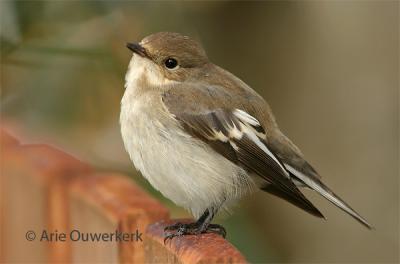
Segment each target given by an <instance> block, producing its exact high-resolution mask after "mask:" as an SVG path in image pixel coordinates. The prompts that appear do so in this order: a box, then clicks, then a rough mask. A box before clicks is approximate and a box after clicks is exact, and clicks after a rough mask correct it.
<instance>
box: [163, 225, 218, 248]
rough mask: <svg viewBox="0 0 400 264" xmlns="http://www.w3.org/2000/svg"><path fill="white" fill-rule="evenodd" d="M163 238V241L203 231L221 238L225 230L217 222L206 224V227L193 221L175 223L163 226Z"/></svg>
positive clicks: (202, 232)
mask: <svg viewBox="0 0 400 264" xmlns="http://www.w3.org/2000/svg"><path fill="white" fill-rule="evenodd" d="M164 232H165V238H164V243H166V242H167V241H168V240H170V239H173V238H174V237H180V236H187V235H199V234H205V233H215V234H218V235H220V236H222V237H223V238H225V237H226V230H225V228H224V227H223V226H221V225H217V224H208V225H207V226H206V227H205V226H204V225H201V224H199V223H197V222H194V223H186V224H184V223H176V224H173V225H170V226H167V227H165V228H164Z"/></svg>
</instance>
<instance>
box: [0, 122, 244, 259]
mask: <svg viewBox="0 0 400 264" xmlns="http://www.w3.org/2000/svg"><path fill="white" fill-rule="evenodd" d="M0 128H1V130H0V145H1V171H0V172H1V173H0V181H1V182H0V183H1V184H0V186H1V190H0V191H1V192H0V194H1V195H0V210H1V217H0V228H1V229H0V262H37V263H43V262H50V263H58V262H63V263H66V262H67V263H70V262H73V263H83V262H84V263H89V262H90V263H99V262H104V263H244V262H246V260H245V258H244V257H243V256H242V255H241V253H240V252H239V251H238V250H237V249H235V248H234V247H233V246H232V245H231V244H230V243H229V242H227V241H226V240H224V239H223V238H222V237H220V236H218V235H215V234H205V235H202V236H186V237H179V238H174V239H173V240H171V241H169V242H168V243H166V244H164V233H163V230H164V227H165V226H166V225H168V224H171V223H173V222H176V221H177V220H175V221H173V220H170V219H169V212H168V210H167V209H166V208H165V207H164V206H163V205H161V204H160V203H159V202H158V201H157V200H155V199H154V198H152V197H151V196H149V195H148V194H147V193H146V192H145V191H143V190H142V189H140V188H139V187H138V186H136V185H135V184H134V183H133V181H132V180H131V179H129V178H128V177H127V176H124V175H120V174H117V173H113V172H111V173H105V172H102V173H100V172H97V171H96V170H95V169H94V168H91V167H90V166H89V165H88V164H85V163H83V162H81V161H79V160H77V159H76V158H74V157H72V156H70V155H68V154H66V153H64V152H62V151H60V150H57V149H55V148H52V147H50V146H46V145H21V144H20V143H19V141H18V140H17V139H15V138H14V137H12V136H11V135H10V134H9V133H7V132H6V130H5V129H4V126H2V127H0ZM181 221H184V220H181ZM28 231H33V232H34V233H35V237H34V239H32V241H29V240H30V239H31V237H28ZM96 233H98V234H104V236H105V237H107V236H108V235H109V234H114V241H108V240H107V239H104V238H105V237H102V239H101V240H99V241H82V237H83V236H84V235H85V234H87V235H90V234H96ZM46 234H47V235H50V234H53V235H54V236H53V239H52V240H51V241H48V237H47V239H46ZM62 234H66V240H65V241H61V240H62V239H60V238H61V236H62ZM71 234H74V235H75V237H72V238H73V239H71ZM121 234H126V235H127V237H128V235H131V237H130V239H128V240H129V241H125V242H124V241H115V239H116V238H117V237H118V236H117V235H121ZM78 235H80V236H81V238H80V239H76V238H77V236H78ZM43 237H44V239H43ZM56 238H59V240H57V239H56ZM108 238H109V237H108ZM118 238H120V237H118ZM40 240H42V241H40ZM73 240H77V241H73Z"/></svg>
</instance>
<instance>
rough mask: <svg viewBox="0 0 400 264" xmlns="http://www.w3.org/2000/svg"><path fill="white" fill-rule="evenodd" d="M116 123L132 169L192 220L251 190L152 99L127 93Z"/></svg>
mask: <svg viewBox="0 0 400 264" xmlns="http://www.w3.org/2000/svg"><path fill="white" fill-rule="evenodd" d="M139 99H140V100H139ZM157 100H159V102H158V103H155V102H156V101H157ZM120 123H121V133H122V138H123V141H124V144H125V148H126V150H127V151H128V153H129V155H130V158H131V160H132V161H133V163H134V165H135V167H136V168H137V169H138V170H140V171H141V173H142V175H143V176H144V177H145V178H146V179H147V180H148V181H149V182H150V183H151V184H152V186H153V187H154V188H156V189H157V190H159V191H160V192H161V193H162V194H163V195H164V196H166V197H167V198H169V199H171V200H172V201H173V202H175V203H176V204H178V205H180V206H183V207H185V208H187V209H189V210H191V212H192V214H193V215H194V216H195V217H198V216H199V215H201V214H202V213H203V212H204V210H206V209H207V208H210V207H213V206H215V207H219V206H221V205H223V204H224V203H225V202H229V201H230V200H233V199H236V198H239V197H240V196H241V195H243V194H244V193H245V192H246V191H248V190H249V188H251V187H253V185H254V183H253V182H252V180H251V179H250V177H249V176H248V175H247V174H246V173H245V171H244V170H242V169H241V168H240V167H238V166H236V165H234V164H233V163H231V162H230V161H228V160H227V159H225V158H224V157H223V156H221V155H219V154H218V153H216V152H215V151H214V150H212V149H211V148H209V147H208V146H206V145H205V144H204V143H203V142H202V141H200V140H198V139H194V138H193V137H191V136H190V135H188V134H186V133H185V132H184V131H182V130H181V128H180V127H179V126H178V123H177V121H176V120H174V119H173V118H172V117H171V116H170V115H169V114H168V113H167V112H166V110H165V109H163V107H162V105H161V97H158V96H157V95H156V94H152V95H149V93H147V94H144V95H140V96H134V95H132V94H131V95H130V94H129V91H126V93H125V95H124V98H123V99H122V102H121V116H120Z"/></svg>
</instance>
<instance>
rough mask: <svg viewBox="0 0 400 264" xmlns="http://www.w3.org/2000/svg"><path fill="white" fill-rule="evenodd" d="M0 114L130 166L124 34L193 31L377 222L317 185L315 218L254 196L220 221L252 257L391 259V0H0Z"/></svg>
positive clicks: (394, 229) (394, 192)
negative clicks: (122, 125)
mask: <svg viewBox="0 0 400 264" xmlns="http://www.w3.org/2000/svg"><path fill="white" fill-rule="evenodd" d="M0 12H1V13H0V17H1V117H2V119H3V120H7V122H12V123H14V125H16V126H18V127H20V128H21V129H20V131H24V132H26V133H27V135H28V136H29V140H30V142H47V143H51V144H54V145H57V146H59V147H60V148H62V149H63V150H66V151H67V152H69V153H72V154H73V155H75V156H76V157H78V158H79V159H81V160H84V161H88V162H90V163H91V164H93V165H94V166H96V167H98V168H101V169H104V170H107V171H120V172H123V173H125V174H128V175H130V176H131V177H132V178H133V179H134V180H135V181H136V182H137V183H138V184H140V185H142V186H143V187H144V188H146V189H147V190H148V191H149V192H151V193H152V194H153V195H154V196H156V197H158V198H159V199H160V200H162V202H163V203H164V204H165V205H166V206H168V207H169V208H170V209H171V210H172V214H173V217H187V216H189V215H188V213H187V212H185V211H184V210H183V209H181V208H178V207H175V206H174V205H173V204H172V203H171V202H170V201H168V200H165V199H164V198H163V197H162V196H161V195H160V194H159V193H158V192H157V191H155V190H154V189H152V187H151V186H149V184H148V183H147V182H146V181H145V180H143V178H142V177H141V176H140V174H139V173H137V172H136V171H135V169H134V168H133V165H132V164H131V162H130V161H129V158H128V155H127V153H126V152H125V150H124V148H123V144H122V140H121V136H120V132H119V123H118V118H119V107H120V99H121V97H122V94H123V92H124V74H125V71H126V67H127V64H128V62H129V60H130V57H131V52H130V51H129V50H127V49H126V48H125V43H126V42H128V41H139V40H141V39H142V38H143V37H145V36H147V35H149V34H151V33H154V32H158V31H176V32H180V33H183V34H187V35H190V36H192V37H194V38H196V39H198V40H199V41H200V42H201V43H202V44H203V45H204V47H205V49H206V50H207V52H208V55H209V58H210V59H211V60H212V61H213V62H214V63H216V64H218V65H219V66H221V67H223V68H225V69H227V70H229V71H231V72H232V73H234V74H235V75H237V76H238V77H240V78H241V79H242V80H244V81H245V82H246V83H248V84H249V85H250V86H251V87H252V88H254V89H255V90H256V91H258V92H259V93H260V94H261V95H262V96H263V97H264V98H265V99H266V100H267V101H268V102H269V104H270V105H271V107H272V109H273V111H274V113H275V116H276V118H277V120H278V123H279V125H280V127H281V129H282V130H283V131H284V133H286V134H287V135H288V136H289V137H290V138H291V139H292V140H293V141H294V142H295V143H296V144H297V145H298V146H299V147H300V149H302V151H303V153H304V154H305V156H306V158H307V159H308V160H309V162H310V163H311V164H313V165H314V167H315V168H316V169H317V170H318V171H319V172H320V174H321V175H322V177H323V179H324V181H325V182H326V183H327V184H328V185H329V186H331V187H332V189H333V190H335V192H336V193H337V194H339V195H340V196H341V197H343V198H344V199H345V200H346V201H348V203H350V204H351V205H352V206H353V207H354V208H355V209H356V210H357V211H358V212H360V214H362V215H363V216H365V218H366V219H368V220H369V221H370V223H371V224H372V225H374V226H375V228H376V230H373V231H369V230H367V229H365V228H364V227H363V226H361V225H359V224H358V223H357V222H356V221H354V220H353V219H351V218H350V217H349V216H347V215H345V214H344V213H343V212H342V211H340V210H338V209H336V208H335V207H334V206H333V205H331V204H329V202H327V201H325V200H324V199H323V198H320V197H318V196H317V195H316V194H315V193H312V192H310V191H306V195H307V196H308V197H310V199H311V200H312V201H313V202H314V203H315V205H317V207H318V208H320V210H321V211H322V212H323V213H324V214H325V215H326V217H327V218H328V220H327V221H323V220H320V219H317V218H313V217H312V216H310V215H308V214H307V213H304V212H302V211H300V210H299V209H297V208H295V207H293V206H291V205H289V204H288V203H286V202H284V201H282V200H279V199H277V198H275V197H273V196H271V195H268V194H265V193H258V194H256V195H254V196H252V197H248V198H247V199H245V200H243V201H242V202H241V203H240V205H238V206H237V207H236V208H235V209H234V210H233V212H234V213H233V215H232V216H224V217H220V218H219V219H217V221H218V222H220V223H222V224H223V225H225V226H226V227H227V229H228V240H229V241H231V242H232V243H233V244H234V245H235V246H237V247H238V248H239V249H240V250H241V251H242V252H243V253H244V254H245V256H246V257H247V258H248V260H250V261H251V262H291V263H293V262H296V263H299V262H303V263H311V262H347V263H349V262H354V263H355V262H362V263H367V262H370V263H384V262H386V263H390V262H398V261H399V108H398V102H399V2H397V1H346V2H344V1H324V2H322V1H321V2H319V1H310V2H296V1H290V2H246V3H241V2H129V1H83V2H78V1H4V0H3V1H0Z"/></svg>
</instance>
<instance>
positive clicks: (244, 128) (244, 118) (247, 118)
mask: <svg viewBox="0 0 400 264" xmlns="http://www.w3.org/2000/svg"><path fill="white" fill-rule="evenodd" d="M233 115H234V116H236V117H237V118H238V119H239V121H240V125H241V127H240V131H241V135H240V137H239V138H237V139H240V138H241V137H242V136H243V134H246V135H247V136H248V137H249V138H250V140H252V141H253V142H254V143H255V144H256V145H257V146H258V147H259V148H260V149H261V150H262V151H264V152H265V153H266V154H267V155H268V156H270V157H271V158H272V159H273V160H274V161H275V162H276V163H277V164H278V165H279V167H280V168H281V169H282V171H283V172H284V174H285V175H286V176H287V177H288V178H290V175H289V173H288V172H287V170H286V169H285V168H284V167H283V165H282V163H281V162H279V160H278V158H277V157H276V156H275V155H274V154H273V153H272V152H271V151H270V150H269V149H268V147H267V146H266V145H265V144H264V143H262V142H261V140H260V138H259V135H260V134H262V133H259V132H257V131H256V130H255V129H254V127H261V124H260V122H259V121H258V120H257V119H256V118H254V117H253V116H251V115H249V114H248V113H246V112H244V111H243V110H240V109H235V110H234V111H233ZM249 125H250V126H249ZM262 135H263V136H264V137H262V138H263V139H265V137H266V136H265V134H262Z"/></svg>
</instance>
